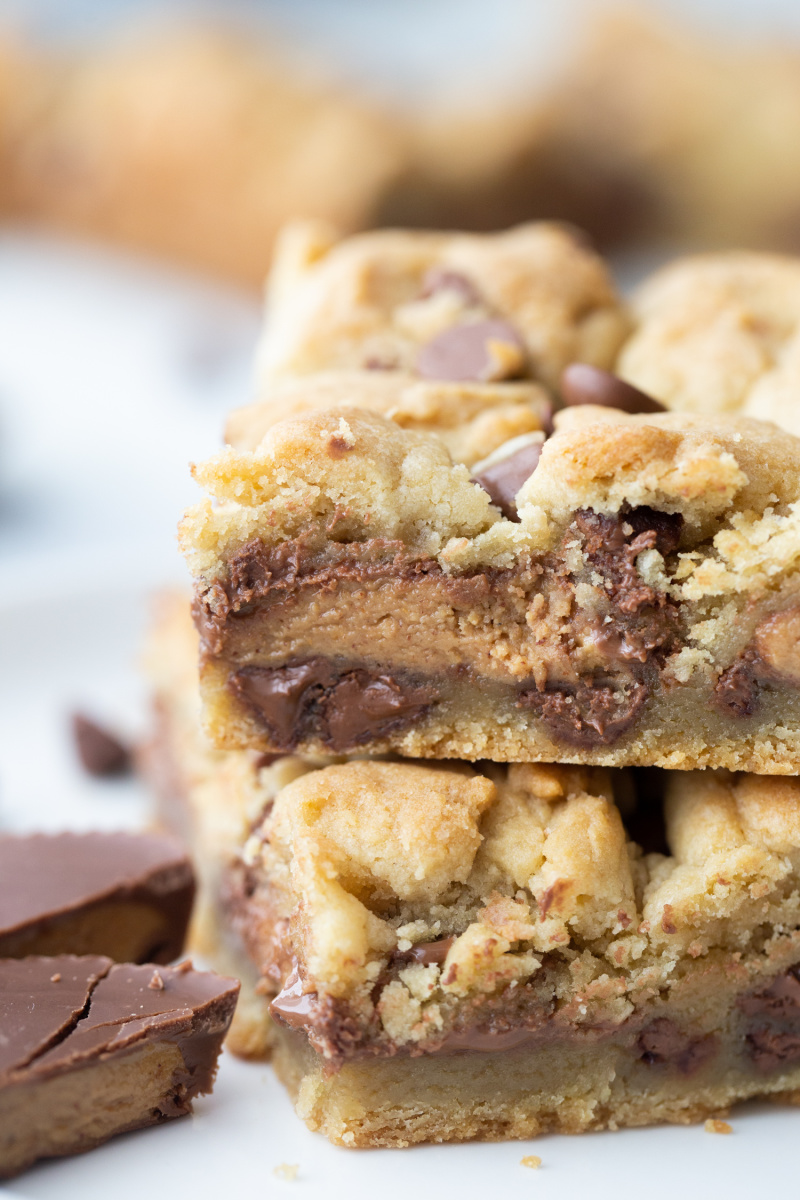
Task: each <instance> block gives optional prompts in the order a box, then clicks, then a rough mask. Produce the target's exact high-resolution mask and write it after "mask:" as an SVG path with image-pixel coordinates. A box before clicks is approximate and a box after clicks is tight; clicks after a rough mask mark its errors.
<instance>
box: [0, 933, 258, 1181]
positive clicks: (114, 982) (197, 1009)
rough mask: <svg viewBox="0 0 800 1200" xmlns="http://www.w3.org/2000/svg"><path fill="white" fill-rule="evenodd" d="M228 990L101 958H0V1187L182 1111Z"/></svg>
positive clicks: (210, 981)
mask: <svg viewBox="0 0 800 1200" xmlns="http://www.w3.org/2000/svg"><path fill="white" fill-rule="evenodd" d="M238 990H239V985H238V983H237V982H236V980H234V979H224V978H222V977H220V976H218V975H212V974H209V973H204V972H199V971H194V970H192V968H191V964H190V963H186V964H183V965H181V966H179V967H156V966H153V965H152V964H150V965H148V966H130V965H122V964H119V965H116V966H115V965H114V964H112V962H111V960H110V959H108V958H103V957H99V956H94V957H82V958H81V957H73V956H71V955H62V956H60V957H55V958H35V957H34V958H23V959H4V960H1V961H0V1016H1V1017H2V1030H3V1037H2V1039H0V1178H3V1179H6V1178H8V1177H9V1176H11V1175H16V1174H17V1173H18V1172H20V1171H22V1170H24V1169H25V1168H26V1167H29V1166H31V1164H32V1163H34V1162H35V1161H36V1160H37V1159H40V1158H53V1157H57V1156H61V1155H64V1154H75V1153H78V1152H79V1151H83V1150H90V1149H92V1148H93V1147H94V1146H97V1145H100V1143H102V1142H105V1141H107V1140H108V1139H109V1138H110V1137H113V1136H115V1135H116V1134H118V1133H125V1132H128V1131H129V1130H132V1129H142V1128H144V1127H146V1126H148V1125H156V1124H159V1123H161V1122H162V1121H166V1120H170V1119H171V1118H173V1117H180V1116H184V1115H185V1114H186V1113H189V1112H191V1107H192V1100H193V1099H194V1097H195V1096H198V1095H202V1094H203V1093H205V1092H210V1091H211V1088H212V1086H213V1083H214V1076H215V1074H216V1065H217V1057H218V1055H219V1052H220V1048H221V1046H222V1039H223V1038H224V1036H225V1031H226V1029H227V1027H228V1025H229V1024H230V1020H231V1016H232V1014H233V1009H234V1006H235V1004H236V996H237V993H238Z"/></svg>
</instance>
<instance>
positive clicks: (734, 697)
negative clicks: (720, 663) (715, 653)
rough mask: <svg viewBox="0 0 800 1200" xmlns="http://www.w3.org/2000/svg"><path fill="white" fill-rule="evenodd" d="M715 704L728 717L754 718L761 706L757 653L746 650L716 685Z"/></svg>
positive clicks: (722, 674) (720, 677)
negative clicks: (757, 675) (757, 676)
mask: <svg viewBox="0 0 800 1200" xmlns="http://www.w3.org/2000/svg"><path fill="white" fill-rule="evenodd" d="M714 703H715V704H716V706H717V708H718V709H719V710H720V712H721V713H722V714H723V716H726V717H752V716H753V714H754V713H755V712H757V710H758V706H759V684H758V679H757V678H756V662H755V653H754V652H753V651H750V650H746V651H745V652H744V653H743V654H741V655H740V656H739V658H738V659H737V660H736V662H735V663H733V665H732V666H730V667H728V668H727V670H725V671H723V672H722V673H721V674H720V676H719V678H718V679H717V682H716V684H715V685H714Z"/></svg>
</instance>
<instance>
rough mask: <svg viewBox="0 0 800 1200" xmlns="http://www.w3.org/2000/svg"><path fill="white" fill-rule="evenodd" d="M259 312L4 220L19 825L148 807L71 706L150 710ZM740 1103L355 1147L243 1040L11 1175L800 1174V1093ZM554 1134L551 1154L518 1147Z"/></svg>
mask: <svg viewBox="0 0 800 1200" xmlns="http://www.w3.org/2000/svg"><path fill="white" fill-rule="evenodd" d="M257 319H258V315H257V311H256V309H255V307H254V306H251V305H249V303H248V302H246V301H244V300H240V299H238V298H237V297H235V296H233V295H230V294H227V293H223V292H218V291H215V290H213V289H211V288H209V287H205V286H202V287H201V286H200V285H199V284H197V283H195V282H193V281H191V280H189V279H184V278H180V277H178V276H177V275H167V274H166V273H165V272H163V271H160V270H159V271H157V270H155V269H153V270H152V271H151V270H150V269H149V268H146V267H144V266H133V265H131V264H130V263H127V262H126V261H125V260H123V259H115V258H114V257H113V256H110V255H99V254H95V253H91V254H90V253H87V252H82V251H78V250H76V249H74V248H69V247H67V246H62V245H59V244H56V243H48V242H44V241H42V240H41V239H26V238H23V237H21V236H19V237H5V238H0V329H2V330H3V335H2V337H1V338H0V425H1V426H2V437H1V438H0V441H1V442H2V445H3V450H4V453H3V460H4V462H5V464H6V470H5V479H4V483H3V486H2V487H0V496H1V497H2V502H0V678H1V679H2V685H3V686H2V689H0V827H4V828H6V829H11V830H26V829H34V828H47V829H57V828H64V827H75V828H90V827H95V828H97V827H103V828H120V827H133V826H135V825H136V824H137V823H138V822H140V821H141V820H142V819H143V818H144V815H145V812H146V804H147V800H146V796H145V795H144V793H143V790H142V789H141V788H139V787H138V786H137V785H136V784H134V783H132V782H130V781H127V782H120V783H102V782H96V781H93V780H90V779H88V778H86V777H85V776H83V775H82V774H81V772H80V771H79V769H78V768H77V766H76V764H75V761H74V756H73V752H72V747H71V745H70V742H69V738H68V733H67V724H66V718H67V713H68V712H69V711H70V710H71V709H72V708H73V707H75V706H76V705H80V706H81V707H82V708H85V709H88V710H89V711H94V712H96V713H97V714H98V715H99V716H101V717H103V718H104V719H106V720H107V721H109V722H111V723H116V724H118V725H119V726H120V727H121V728H123V729H125V730H127V731H128V732H136V731H137V730H139V729H141V728H142V726H143V724H144V722H145V711H146V710H145V696H144V693H143V688H142V685H141V683H140V681H139V679H138V676H137V673H136V666H135V663H136V657H137V653H138V648H139V645H140V640H141V634H142V629H143V627H144V624H145V621H146V609H147V595H148V592H149V590H150V589H151V588H152V587H153V586H154V585H156V584H157V583H158V582H159V581H162V580H164V579H174V578H180V577H181V571H180V565H179V563H178V562H177V559H176V556H175V552H174V546H173V529H174V524H175V520H176V518H177V515H178V511H179V509H180V507H181V504H182V503H183V502H184V501H185V500H186V499H187V498H189V497H191V495H192V486H191V484H190V481H189V480H188V477H187V475H186V466H185V464H186V460H187V458H188V457H190V456H191V455H192V454H198V455H199V454H203V453H205V452H206V451H209V450H211V449H213V448H214V446H215V445H216V444H217V441H218V430H219V427H220V424H221V419H222V414H223V413H224V412H225V411H226V410H227V408H229V407H230V406H232V405H233V404H235V403H239V402H241V401H243V400H244V399H245V398H246V396H247V390H248V382H247V362H248V358H249V353H250V349H251V345H252V341H253V337H254V335H255V330H256V326H257ZM187 348H188V350H187ZM212 350H213V354H212V353H211V351H212ZM198 358H199V359H202V360H204V362H205V367H204V369H203V370H202V371H200V372H198V369H197V362H198ZM0 1032H1V1031H0ZM732 1123H733V1127H734V1133H733V1135H732V1136H729V1137H721V1136H712V1135H710V1134H707V1133H705V1132H704V1130H703V1129H702V1127H692V1128H689V1129H675V1128H662V1129H653V1130H641V1131H639V1130H637V1131H625V1132H623V1133H617V1134H596V1135H589V1136H584V1137H581V1138H567V1137H549V1138H543V1139H540V1140H538V1141H536V1142H532V1143H505V1144H499V1145H480V1144H478V1145H467V1146H460V1147H459V1146H446V1147H425V1148H419V1149H414V1150H406V1151H344V1150H339V1149H336V1148H334V1147H331V1146H329V1145H328V1144H327V1142H325V1141H324V1140H323V1139H322V1138H320V1137H318V1136H315V1135H313V1134H310V1133H309V1132H308V1131H307V1130H306V1129H305V1127H304V1126H303V1125H302V1124H301V1122H300V1121H298V1120H297V1118H296V1117H295V1116H294V1114H293V1112H292V1110H291V1107H290V1105H289V1103H288V1100H287V1098H286V1096H285V1094H284V1092H283V1090H282V1089H281V1088H280V1086H279V1085H278V1084H277V1082H276V1081H275V1079H274V1077H273V1076H272V1074H271V1072H270V1071H269V1068H267V1067H265V1066H257V1065H251V1064H244V1063H239V1062H237V1061H236V1060H234V1059H232V1058H231V1057H230V1056H227V1055H225V1056H224V1057H223V1061H222V1066H221V1070H220V1075H219V1081H218V1085H217V1088H216V1091H215V1092H214V1095H213V1096H211V1097H208V1098H205V1099H202V1100H201V1101H199V1102H198V1104H197V1109H196V1115H195V1116H194V1117H193V1118H191V1119H186V1120H182V1121H177V1122H174V1123H172V1124H168V1125H165V1126H162V1127H160V1128H158V1129H154V1130H149V1131H144V1132H142V1133H138V1134H130V1135H127V1136H125V1137H122V1138H119V1139H117V1140H116V1141H114V1142H111V1143H109V1144H108V1145H106V1146H104V1147H102V1148H100V1149H99V1150H96V1151H93V1152H92V1153H90V1154H86V1155H81V1156H79V1157H77V1158H74V1159H68V1160H59V1161H55V1162H52V1163H47V1164H43V1165H40V1166H37V1167H35V1168H34V1169H33V1170H31V1171H29V1172H28V1173H27V1174H25V1175H24V1176H23V1177H21V1178H20V1179H18V1180H15V1181H13V1182H11V1183H9V1184H7V1185H5V1186H3V1185H0V1195H2V1196H3V1197H6V1196H8V1197H19V1198H20V1200H22V1198H26V1200H72V1198H73V1197H74V1198H75V1200H78V1198H80V1200H95V1198H97V1200H101V1198H103V1200H105V1198H106V1197H109V1198H112V1200H142V1198H143V1197H148V1198H149V1197H154V1196H157V1197H161V1196H171V1197H176V1198H177V1197H182V1196H188V1197H198V1198H200V1200H204V1198H205V1197H209V1198H210V1197H214V1198H217V1197H222V1198H223V1200H227V1198H228V1197H240V1196H241V1197H248V1198H249V1197H254V1198H255V1197H257V1198H258V1200H262V1198H263V1197H269V1196H280V1195H284V1194H285V1195H298V1196H314V1197H320V1198H322V1197H324V1198H325V1200H335V1198H339V1197H341V1198H345V1197H346V1198H347V1200H351V1198H360V1197H362V1196H364V1197H379V1198H380V1200H399V1198H400V1197H403V1200H408V1197H409V1195H410V1196H412V1197H420V1198H421V1200H424V1198H425V1197H427V1196H434V1195H436V1196H438V1197H441V1198H442V1200H451V1197H459V1198H463V1200H472V1198H473V1197H474V1198H475V1200H477V1198H479V1197H480V1198H481V1200H484V1198H486V1197H496V1196H498V1195H502V1194H503V1193H504V1192H505V1191H506V1190H509V1191H511V1192H512V1193H514V1194H516V1193H519V1194H520V1195H522V1196H528V1195H534V1196H536V1197H541V1198H555V1197H558V1198H559V1200H572V1198H573V1197H578V1196H584V1195H586V1196H590V1197H591V1198H592V1200H620V1197H621V1196H634V1197H639V1196H641V1197H643V1198H644V1200H662V1198H663V1200H667V1198H669V1200H675V1197H676V1195H677V1196H678V1197H686V1200H694V1198H695V1197H698V1198H699V1197H704V1198H705V1197H713V1196H717V1195H719V1196H722V1197H724V1198H725V1200H739V1198H744V1197H750V1196H761V1195H770V1194H772V1192H773V1191H775V1192H777V1194H779V1195H781V1196H782V1195H784V1194H788V1195H793V1194H794V1193H793V1188H794V1178H795V1174H796V1171H795V1160H796V1151H795V1144H794V1140H793V1137H794V1136H796V1131H797V1128H798V1116H797V1113H796V1111H793V1110H791V1109H775V1108H771V1107H768V1106H764V1107H750V1108H749V1109H748V1110H747V1111H745V1110H744V1109H743V1110H739V1111H737V1112H736V1113H735V1114H734V1116H733V1118H732ZM531 1153H535V1154H538V1155H540V1156H541V1158H542V1160H543V1166H542V1168H541V1169H540V1170H539V1171H531V1170H528V1169H526V1168H523V1167H522V1166H520V1165H519V1162H520V1159H521V1158H522V1156H523V1155H524V1154H531ZM280 1163H296V1164H298V1165H299V1168H300V1169H299V1174H298V1177H297V1180H296V1181H295V1182H293V1183H289V1182H282V1181H280V1180H278V1179H276V1178H275V1177H274V1174H273V1171H274V1168H275V1167H276V1166H278V1165H279V1164H280Z"/></svg>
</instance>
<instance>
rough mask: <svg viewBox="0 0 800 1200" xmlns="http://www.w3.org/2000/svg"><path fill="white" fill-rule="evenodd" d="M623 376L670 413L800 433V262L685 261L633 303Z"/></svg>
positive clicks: (739, 255)
mask: <svg viewBox="0 0 800 1200" xmlns="http://www.w3.org/2000/svg"><path fill="white" fill-rule="evenodd" d="M634 314H635V319H636V328H635V331H634V333H633V334H632V335H631V337H630V338H629V340H628V341H627V342H626V343H625V345H624V347H623V349H622V352H621V354H620V356H619V359H618V361H617V367H616V369H617V370H618V371H619V372H620V374H621V375H623V376H624V377H625V378H626V379H628V380H630V381H631V382H632V383H634V384H636V385H637V386H638V387H640V388H644V389H645V390H646V391H648V392H650V393H652V395H653V396H656V397H658V399H659V400H661V401H663V403H664V404H665V405H667V407H669V408H672V409H680V410H683V411H686V412H702V413H708V414H709V415H713V414H716V413H721V414H728V413H741V414H743V415H745V416H750V417H758V418H759V419H761V420H769V421H774V422H775V423H776V424H777V425H780V426H781V427H782V428H784V429H787V430H789V431H790V432H791V433H794V434H795V435H797V434H800V332H799V329H800V259H796V258H788V257H779V256H777V255H768V254H757V253H749V252H745V251H730V252H728V253H725V254H708V255H702V256H697V257H692V258H682V259H677V260H676V261H675V262H672V263H669V264H668V265H667V266H665V267H662V268H661V270H659V271H656V273H655V274H654V275H652V276H651V277H650V278H649V279H647V280H646V281H645V282H644V283H643V284H642V286H641V287H640V289H639V291H638V293H637V294H636V296H635V298H634Z"/></svg>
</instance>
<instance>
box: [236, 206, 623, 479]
mask: <svg viewBox="0 0 800 1200" xmlns="http://www.w3.org/2000/svg"><path fill="white" fill-rule="evenodd" d="M628 329H629V320H628V316H627V313H626V310H625V307H624V305H623V303H622V301H621V299H620V298H619V296H618V295H617V293H616V291H615V289H614V285H613V282H612V280H611V277H610V275H609V272H608V269H607V268H606V266H605V264H604V263H603V261H602V259H600V258H599V257H598V256H597V255H596V254H595V253H594V252H593V251H592V250H590V249H589V248H588V247H587V246H586V244H585V242H583V241H582V240H581V238H580V237H579V236H578V235H577V234H576V233H574V232H573V231H570V230H567V229H565V228H563V227H561V226H559V225H555V224H539V225H527V226H521V227H520V228H518V229H512V230H509V231H507V232H505V233H500V234H495V235H492V236H484V237H481V236H474V235H468V234H455V233H452V234H450V233H414V232H409V231H407V230H388V231H383V232H376V233H369V234H362V235H360V236H358V237H354V238H350V239H346V240H344V241H337V240H336V239H334V238H333V236H332V235H331V234H330V233H329V231H326V230H324V229H322V228H321V227H319V226H318V225H314V224H313V223H309V222H301V223H296V224H294V225H292V226H289V227H288V228H287V229H286V230H285V231H284V234H283V236H282V238H281V241H280V243H279V248H278V251H277V253H276V258H275V263H274V266H273V270H272V275H271V277H270V284H269V288H268V306H267V321H266V326H265V332H264V336H263V338H262V341H261V345H260V348H259V352H258V366H257V377H258V383H257V386H258V389H259V399H258V401H257V402H256V403H255V404H253V405H249V406H248V407H246V408H243V409H240V410H238V411H237V412H235V413H233V414H232V415H231V417H230V418H229V420H228V424H227V429H226V439H227V441H228V442H229V443H230V444H231V445H233V446H235V447H236V448H238V449H255V447H256V446H257V445H258V443H259V442H260V441H261V439H262V438H263V436H264V434H265V433H266V431H267V430H268V429H269V428H270V427H271V426H272V425H273V424H274V423H275V421H277V420H280V419H281V418H283V417H286V416H289V415H290V414H293V413H301V412H312V411H317V410H319V409H324V408H330V407H332V406H334V405H336V404H351V405H354V406H357V407H359V408H366V409H368V410H370V411H372V412H378V413H381V414H382V415H384V416H388V417H391V419H392V420H394V421H395V422H396V423H397V424H399V425H400V426H402V427H403V428H405V429H413V430H419V431H424V432H430V433H435V434H437V435H438V436H439V437H441V439H442V440H443V441H444V443H445V445H446V446H447V448H448V449H449V450H450V452H451V454H452V455H453V458H454V459H455V460H456V461H457V462H466V463H467V464H468V465H470V466H471V465H473V464H474V463H476V462H477V461H478V460H480V459H483V458H485V457H486V456H487V455H488V454H491V453H492V452H493V451H494V450H496V449H497V448H498V447H499V446H500V445H502V444H503V443H504V442H506V441H508V440H509V439H510V438H513V437H519V436H523V435H527V434H533V433H539V432H542V431H545V432H547V431H549V429H550V427H551V426H550V423H551V416H552V411H553V398H554V396H555V395H557V393H558V388H559V379H560V375H561V371H562V370H563V369H564V367H566V366H567V364H568V363H570V362H573V361H574V360H580V361H583V362H588V363H591V364H594V365H596V366H598V367H608V366H610V365H611V363H612V362H613V360H614V358H615V356H616V353H617V351H618V349H619V347H620V344H621V342H622V340H623V338H624V337H625V335H626V333H627V332H628Z"/></svg>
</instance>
